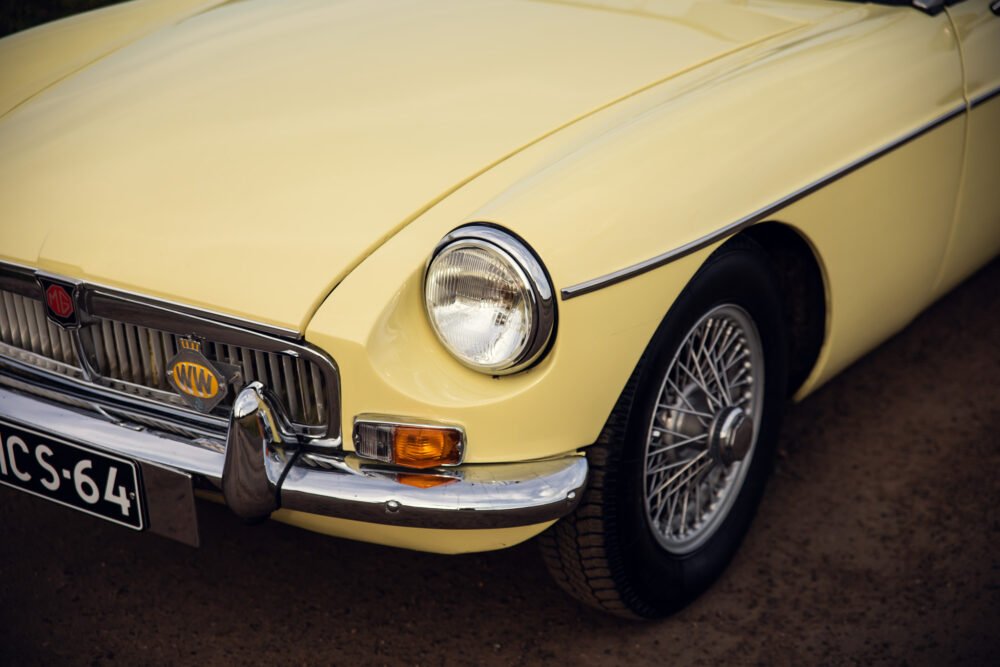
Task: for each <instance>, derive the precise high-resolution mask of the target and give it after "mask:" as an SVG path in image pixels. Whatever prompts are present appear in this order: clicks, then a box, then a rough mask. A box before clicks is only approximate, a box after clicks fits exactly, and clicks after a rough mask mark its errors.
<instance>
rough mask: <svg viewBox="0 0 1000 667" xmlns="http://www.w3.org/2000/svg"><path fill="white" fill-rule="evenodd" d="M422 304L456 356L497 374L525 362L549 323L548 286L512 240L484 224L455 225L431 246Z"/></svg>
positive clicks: (547, 335)
mask: <svg viewBox="0 0 1000 667" xmlns="http://www.w3.org/2000/svg"><path fill="white" fill-rule="evenodd" d="M424 302H425V305H426V307H427V316H428V317H429V318H430V321H431V326H433V327H434V331H435V333H436V334H437V336H438V338H439V339H440V340H441V342H442V343H443V344H444V346H445V347H446V348H447V349H448V351H449V352H451V354H452V355H454V356H455V358H456V359H458V360H459V361H460V362H462V363H463V364H465V365H466V366H469V367H470V368H473V369H475V370H477V371H481V372H484V373H490V374H492V375H504V374H508V373H514V372H516V371H519V370H522V369H524V368H527V367H528V366H529V365H531V364H532V363H534V362H535V361H537V360H538V359H539V358H540V357H541V355H542V354H543V353H544V352H545V350H546V348H547V347H548V343H549V340H550V339H551V337H552V331H553V328H554V326H555V302H554V299H553V290H552V285H551V283H550V282H549V279H548V276H547V275H546V273H545V270H544V269H543V268H542V265H541V263H540V262H539V261H538V259H537V258H536V257H535V255H534V253H532V252H531V250H530V249H529V248H528V247H527V246H526V245H525V244H524V243H523V242H522V241H520V240H519V239H518V238H516V237H514V236H512V235H511V234H508V233H506V232H504V231H502V230H499V229H496V228H493V227H487V226H484V225H470V226H468V227H461V228H459V229H457V230H455V231H454V232H452V233H451V234H448V235H447V236H446V237H444V239H442V241H441V243H439V244H438V247H437V249H436V250H435V252H434V255H433V256H432V257H431V261H430V264H429V265H428V267H427V275H426V278H425V280H424Z"/></svg>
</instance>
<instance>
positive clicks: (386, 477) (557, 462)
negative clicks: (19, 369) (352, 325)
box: [0, 383, 587, 543]
mask: <svg viewBox="0 0 1000 667" xmlns="http://www.w3.org/2000/svg"><path fill="white" fill-rule="evenodd" d="M272 406H273V403H272V402H271V400H270V398H269V396H268V393H267V391H266V390H265V389H264V388H263V387H262V386H261V385H260V384H259V383H252V384H250V385H249V386H247V387H246V388H244V389H243V391H241V392H240V394H239V396H238V397H237V399H236V401H235V402H234V405H233V410H232V416H231V418H230V425H229V431H228V437H227V442H226V443H225V444H224V445H223V444H222V443H218V444H216V443H214V442H212V441H208V440H189V439H185V438H181V437H178V436H174V435H170V434H166V433H160V432H154V431H150V430H146V429H143V428H142V427H139V426H136V425H134V424H124V423H122V422H120V421H117V420H115V419H114V418H112V417H110V416H109V417H108V418H105V417H103V416H101V415H100V414H98V413H95V412H90V411H84V410H77V409H74V408H70V407H67V406H64V405H60V404H56V403H54V402H50V401H48V400H45V399H42V398H38V397H36V396H33V395H29V394H27V393H22V392H20V391H15V390H12V389H8V388H0V418H3V419H7V420H9V421H12V422H17V423H21V424H23V425H25V426H29V427H32V428H34V429H36V430H40V431H44V432H47V433H50V434H52V435H54V436H57V437H61V438H64V439H67V440H71V441H75V442H79V443H82V444H85V445H88V446H90V447H93V448H96V449H102V450H105V451H108V452H111V453H114V454H118V455H120V456H125V457H128V458H131V459H133V460H135V461H137V462H138V463H139V464H140V466H141V467H142V468H143V471H144V478H146V479H153V478H157V477H163V476H164V475H166V476H167V477H171V475H170V473H174V474H173V476H172V479H173V481H174V484H173V486H170V485H168V484H157V485H153V486H150V484H148V483H147V488H146V494H147V502H148V505H149V507H150V511H149V513H150V517H151V522H150V523H151V525H150V530H151V531H152V532H157V533H161V534H165V535H167V536H169V537H173V538H175V539H179V540H181V541H185V542H189V543H196V542H197V529H196V526H191V525H186V524H187V523H189V522H193V521H195V519H194V515H193V511H191V510H190V509H189V506H190V505H191V503H190V491H188V492H187V493H177V489H178V483H181V484H183V481H184V480H185V479H186V480H187V484H188V489H190V484H191V482H190V480H191V478H198V479H200V480H203V481H204V482H207V483H208V484H210V485H211V486H212V487H214V488H216V489H219V490H221V491H222V493H223V495H224V497H225V500H226V504H227V505H229V507H230V508H231V509H232V510H233V511H234V512H235V513H236V514H237V515H239V516H241V517H243V518H244V519H248V520H254V519H261V518H266V517H267V516H269V515H270V513H271V512H273V511H275V510H276V509H278V508H284V509H291V510H299V511H303V512H309V513H313V514H319V515H323V516H329V517H337V518H343V519H353V520H356V521H364V522H369V523H379V524H389V525H396V526H412V527H423V528H446V529H474V528H503V527H513V526H527V525H532V524H538V523H543V522H546V521H552V520H555V519H558V518H560V517H562V516H564V515H566V514H567V513H569V512H570V511H572V510H573V508H574V507H575V506H576V504H577V503H578V502H579V499H580V496H581V492H582V489H583V487H584V485H585V483H586V481H587V462H586V459H585V458H584V457H583V456H582V455H569V456H565V457H561V458H557V459H547V460H542V461H531V462H527V463H508V464H466V465H462V466H459V467H456V468H448V469H442V470H439V471H432V472H433V474H434V475H436V477H434V478H432V479H433V480H434V481H435V482H437V483H438V485H437V486H431V487H429V488H421V487H420V486H414V485H411V484H406V483H402V482H401V481H399V480H400V479H401V478H405V479H407V480H408V481H411V483H412V480H413V479H414V478H415V477H416V476H418V475H420V474H421V473H418V472H416V471H405V470H400V469H389V468H386V467H384V466H377V465H370V464H368V463H366V462H364V461H362V460H361V459H359V458H358V457H357V456H355V455H354V454H351V453H331V452H329V451H325V452H323V453H322V454H320V453H312V452H307V451H305V450H304V449H303V448H301V447H300V446H299V445H298V443H297V441H295V439H294V438H289V437H286V436H285V435H283V433H286V432H287V431H286V429H285V428H284V426H285V425H284V424H283V423H282V421H281V417H280V414H279V411H278V410H275V409H273V407H272ZM146 470H150V471H155V472H152V473H150V474H146ZM161 488H163V489H167V490H168V492H163V491H160V490H159V489H161ZM172 503H173V504H175V505H176V510H177V511H176V512H172V511H171V507H173V506H174V505H172ZM188 515H190V520H189V519H188V518H187V517H188ZM156 517H161V518H160V519H159V520H157V519H156ZM192 531H193V532H192ZM192 535H193V536H194V537H193V539H192V537H191V536H192Z"/></svg>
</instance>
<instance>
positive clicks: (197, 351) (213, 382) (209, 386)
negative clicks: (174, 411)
mask: <svg viewBox="0 0 1000 667" xmlns="http://www.w3.org/2000/svg"><path fill="white" fill-rule="evenodd" d="M177 347H178V349H179V351H178V352H177V355H176V356H174V357H173V358H172V359H171V360H170V361H169V362H168V363H167V380H169V382H170V385H171V386H172V387H173V388H174V389H175V390H177V393H178V394H179V395H180V397H181V398H182V399H184V402H185V403H187V404H188V405H190V406H191V407H192V408H194V409H195V410H197V411H198V412H206V413H207V412H211V411H212V408H214V407H215V406H216V405H218V404H219V401H221V400H222V399H224V398H225V397H226V393H227V392H228V390H229V385H228V383H227V382H226V378H225V376H223V375H222V373H220V372H219V371H218V369H217V368H216V367H215V366H213V365H212V362H211V361H209V360H208V359H207V358H206V357H205V355H204V354H202V353H201V343H200V342H199V341H197V340H194V339H191V338H179V339H178V340H177Z"/></svg>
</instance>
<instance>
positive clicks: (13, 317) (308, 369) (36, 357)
mask: <svg viewBox="0 0 1000 667" xmlns="http://www.w3.org/2000/svg"><path fill="white" fill-rule="evenodd" d="M0 301H2V310H0V338H2V342H3V344H4V345H3V346H0V353H2V354H4V355H5V356H10V357H12V358H14V359H17V360H19V361H22V362H25V363H28V364H31V365H33V366H36V367H40V368H44V369H45V370H49V371H55V372H58V373H61V374H63V375H69V376H73V377H77V378H83V377H86V373H85V372H84V368H83V365H82V364H81V363H80V359H79V358H78V356H77V352H76V350H75V349H74V345H73V340H72V336H71V335H70V334H69V333H68V332H67V331H66V330H65V329H63V328H61V327H59V326H57V325H55V324H53V323H52V322H50V321H49V320H48V319H47V318H46V316H45V307H44V305H43V303H42V302H41V301H40V300H38V299H33V298H30V297H25V296H22V295H20V294H16V293H13V292H9V291H6V290H0ZM91 320H92V323H91V324H88V325H86V326H84V327H82V328H81V330H80V344H81V346H82V347H83V351H84V353H85V354H86V357H87V361H88V362H89V365H90V366H91V368H92V369H93V371H95V372H96V374H97V375H98V376H99V378H98V380H99V382H100V383H101V384H103V385H106V386H108V387H110V388H112V389H115V390H117V391H120V392H124V393H128V394H132V395H135V396H141V397H143V398H146V399H152V400H155V401H157V402H160V403H166V404H169V405H175V406H180V407H183V406H185V403H184V401H183V400H182V399H181V398H180V397H179V396H178V395H177V394H176V393H175V392H174V390H173V388H172V387H171V386H170V384H169V383H168V381H167V375H166V367H167V364H168V363H169V362H170V360H171V358H173V356H174V355H176V354H177V349H178V348H177V346H178V342H177V341H178V338H181V336H178V335H176V334H173V333H169V332H166V331H162V330H159V329H154V328H150V327H146V326H142V325H137V324H131V323H126V322H120V321H117V320H113V319H108V318H91ZM202 353H203V354H204V355H205V356H206V357H207V358H208V359H209V360H211V361H215V362H219V363H223V364H230V365H231V366H234V367H236V368H237V369H238V370H239V374H240V378H241V382H240V384H247V383H249V382H252V381H255V380H256V381H259V382H261V383H262V384H263V385H264V386H265V387H267V388H268V389H269V390H270V391H271V392H273V394H274V395H275V396H276V397H277V399H278V400H279V401H280V402H281V403H282V404H283V405H284V407H285V410H286V415H287V417H288V418H289V420H290V421H292V422H293V423H294V424H298V425H302V426H308V427H318V426H323V425H325V424H326V423H327V420H328V414H327V412H328V409H327V395H326V392H327V388H326V387H325V378H324V375H323V373H322V372H321V371H320V369H319V368H317V366H316V364H314V363H313V362H311V361H308V360H306V359H303V358H301V357H300V356H297V355H295V354H291V353H280V352H273V351H262V350H256V349H253V348H250V347H243V346H238V345H227V344H223V343H216V342H214V341H210V340H208V341H205V343H204V345H203V348H202ZM235 393H236V392H235V391H230V392H229V396H228V397H227V399H226V400H225V401H224V402H223V403H221V404H220V405H219V406H217V407H216V409H215V414H217V415H219V416H224V415H226V414H228V412H229V407H230V406H231V404H232V398H233V395H234V394H235Z"/></svg>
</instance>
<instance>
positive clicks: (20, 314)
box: [14, 295, 34, 352]
mask: <svg viewBox="0 0 1000 667" xmlns="http://www.w3.org/2000/svg"><path fill="white" fill-rule="evenodd" d="M23 302H24V298H23V297H21V296H20V295H15V296H14V316H15V318H16V320H17V331H18V342H17V343H16V345H17V346H18V347H20V348H22V349H25V350H31V351H32V352H34V350H33V349H32V347H31V336H30V334H29V333H28V318H27V317H25V315H24V303H23Z"/></svg>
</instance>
